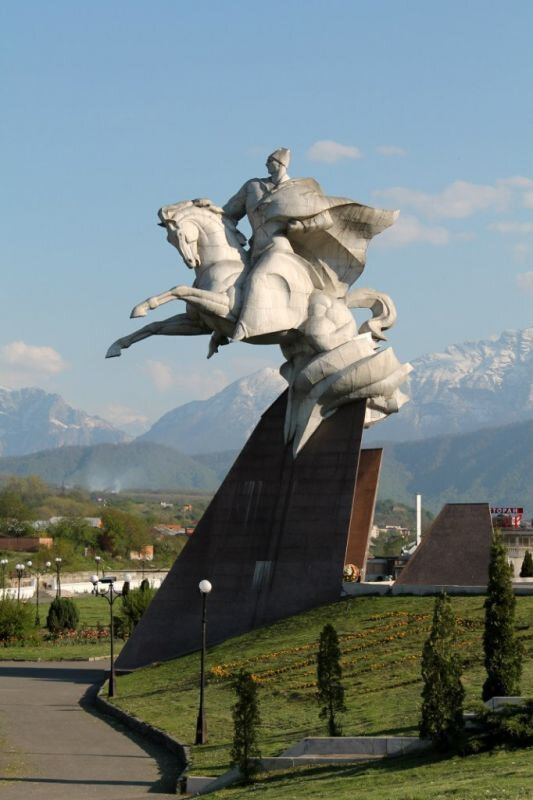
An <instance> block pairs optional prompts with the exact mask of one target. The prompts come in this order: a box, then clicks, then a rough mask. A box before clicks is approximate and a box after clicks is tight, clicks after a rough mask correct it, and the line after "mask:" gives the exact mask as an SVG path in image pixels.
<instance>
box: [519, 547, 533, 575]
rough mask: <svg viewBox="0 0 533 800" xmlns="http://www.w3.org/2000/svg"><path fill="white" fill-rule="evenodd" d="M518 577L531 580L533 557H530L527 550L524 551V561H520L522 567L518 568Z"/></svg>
mask: <svg viewBox="0 0 533 800" xmlns="http://www.w3.org/2000/svg"><path fill="white" fill-rule="evenodd" d="M520 577H521V578H533V556H532V555H531V553H530V552H529V550H526V554H525V556H524V560H523V561H522V566H521V568H520Z"/></svg>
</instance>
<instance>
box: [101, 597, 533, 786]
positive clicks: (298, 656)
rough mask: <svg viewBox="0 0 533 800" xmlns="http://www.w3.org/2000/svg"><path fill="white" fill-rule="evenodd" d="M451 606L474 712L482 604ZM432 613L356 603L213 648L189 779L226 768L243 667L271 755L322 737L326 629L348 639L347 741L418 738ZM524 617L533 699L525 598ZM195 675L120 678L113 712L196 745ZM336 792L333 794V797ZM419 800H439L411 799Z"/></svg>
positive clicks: (428, 602)
mask: <svg viewBox="0 0 533 800" xmlns="http://www.w3.org/2000/svg"><path fill="white" fill-rule="evenodd" d="M452 603H453V608H454V611H455V614H456V616H457V618H458V624H459V636H458V642H457V647H458V649H459V651H460V652H461V653H462V655H463V657H464V659H465V672H464V684H465V687H466V689H467V702H469V703H473V702H475V701H477V700H478V699H479V695H480V689H481V685H482V681H483V679H484V672H483V668H482V650H481V636H482V627H483V598H466V597H465V598H459V597H458V598H453V600H452ZM432 609H433V599H432V598H424V597H394V598H393V597H367V598H355V599H350V600H345V601H341V602H339V603H335V604H333V605H330V606H325V607H322V608H319V609H315V610H314V611H311V612H308V613H306V614H302V615H300V616H297V617H292V618H290V619H288V620H285V621H283V622H279V623H277V624H275V625H272V626H270V627H269V628H263V629H261V630H258V631H253V632H252V633H249V634H246V635H245V636H241V637H239V638H237V639H233V640H230V641H228V642H225V643H224V644H221V645H218V646H217V647H213V648H211V649H210V650H209V652H208V657H207V667H208V671H209V676H210V677H209V685H208V688H207V694H206V702H207V720H208V729H209V744H208V745H207V746H204V747H193V748H192V760H193V765H192V772H193V773H195V774H219V773H220V772H222V771H223V770H224V769H225V768H226V767H227V765H228V762H229V749H230V742H231V736H232V721H231V704H232V702H234V698H233V693H232V690H231V685H230V682H231V677H230V676H231V673H232V672H233V671H235V670H237V669H239V668H240V667H245V668H246V669H249V670H250V671H252V672H253V673H254V674H255V675H256V676H257V680H258V681H259V684H260V703H261V714H262V720H263V724H262V729H261V742H260V743H261V749H262V752H263V754H264V755H278V754H279V753H280V752H281V751H282V750H283V749H284V748H285V747H287V746H288V745H289V744H291V743H293V742H296V741H297V740H298V739H300V738H302V737H303V736H316V735H323V734H324V726H323V725H322V723H321V721H320V720H319V717H318V713H317V712H318V709H317V705H316V702H315V700H314V693H315V685H314V681H315V654H316V643H317V639H318V636H319V633H320V630H321V629H322V627H323V626H324V624H325V623H326V622H331V623H332V624H334V625H335V627H336V629H337V631H338V633H339V635H340V638H341V647H342V653H343V659H342V663H343V670H344V683H345V687H346V702H347V706H348V713H347V714H345V715H344V719H343V726H344V733H345V734H346V735H357V734H366V735H378V734H387V733H388V734H414V735H416V732H417V722H418V716H419V703H420V690H421V682H420V653H421V649H422V644H423V641H424V639H425V637H426V636H427V632H428V629H429V625H430V618H431V614H432ZM517 609H518V614H517V622H518V625H519V626H520V628H521V630H520V635H521V637H522V638H523V641H524V646H525V650H526V657H525V660H524V662H525V663H524V677H523V680H522V691H523V692H524V693H525V694H533V660H532V654H533V597H523V598H519V599H518V606H517ZM198 666H199V665H198V655H197V654H193V655H190V656H185V657H183V658H180V659H177V660H174V661H170V662H166V663H164V664H161V665H159V666H153V667H148V668H146V669H143V670H139V671H138V672H135V673H132V674H131V675H126V676H123V677H121V678H120V680H119V690H118V697H117V698H116V699H115V702H116V703H117V705H119V706H120V707H121V708H124V709H126V710H128V711H130V712H132V713H133V714H135V715H136V716H138V717H140V718H141V719H144V720H147V721H148V722H151V723H153V724H155V725H157V726H158V727H161V728H163V729H165V730H167V731H169V732H170V733H171V734H173V735H174V736H175V737H176V738H178V739H179V740H181V741H183V742H185V743H189V744H190V743H191V742H192V741H193V737H194V731H195V723H196V713H197V707H198ZM465 763H466V762H465ZM480 763H481V762H480ZM358 769H361V768H358ZM362 769H369V770H370V769H371V768H370V767H368V768H367V767H364V768H362ZM383 769H385V768H384V767H375V768H372V770H373V771H375V770H378V771H379V770H383ZM354 770H355V768H354ZM372 770H371V771H372ZM333 772H334V771H333ZM355 774H358V771H357V770H355V771H354V775H355ZM380 774H381V773H380ZM334 779H335V778H334V774H333V773H332V777H331V780H334ZM302 780H304V781H305V779H302ZM328 780H329V779H328ZM331 791H332V793H333V792H334V791H335V790H334V788H333V787H332V788H331ZM305 794H307V790H306V792H305ZM280 796H281V795H280ZM286 796H287V797H291V796H294V797H300V796H304V795H303V794H302V795H300V794H298V795H291V794H287V795H286ZM365 796H366V795H365ZM370 796H373V795H368V797H370ZM379 796H380V795H376V797H379ZM384 796H385V795H384ZM390 796H391V797H392V795H390ZM399 796H402V795H399ZM407 796H409V797H410V796H411V795H405V797H407ZM418 796H420V797H423V796H425V797H430V796H432V795H430V794H426V795H414V794H413V795H412V797H418ZM456 796H459V795H456ZM517 796H519V795H517ZM272 797H274V794H272Z"/></svg>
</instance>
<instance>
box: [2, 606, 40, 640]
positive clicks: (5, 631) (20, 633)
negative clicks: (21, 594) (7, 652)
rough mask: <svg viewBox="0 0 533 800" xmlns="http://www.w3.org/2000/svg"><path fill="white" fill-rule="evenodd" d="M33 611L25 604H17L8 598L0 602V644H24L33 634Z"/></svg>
mask: <svg viewBox="0 0 533 800" xmlns="http://www.w3.org/2000/svg"><path fill="white" fill-rule="evenodd" d="M34 627H35V626H34V616H33V610H32V608H31V607H30V606H29V605H26V603H17V601H16V600H12V599H11V598H10V597H5V598H3V599H2V600H0V643H2V644H3V645H4V647H8V645H10V644H20V643H24V642H25V641H26V640H28V639H30V638H32V634H33V633H34Z"/></svg>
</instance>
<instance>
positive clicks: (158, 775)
mask: <svg viewBox="0 0 533 800" xmlns="http://www.w3.org/2000/svg"><path fill="white" fill-rule="evenodd" d="M105 667H106V662H101V661H100V662H96V663H94V665H93V664H92V663H87V662H65V661H62V662H54V663H45V662H41V663H29V662H28V663H20V662H18V663H17V662H7V661H4V662H0V798H1V800H67V798H68V800H91V798H99V800H100V798H101V800H134V798H141V797H146V796H147V795H155V796H159V797H162V798H163V797H175V794H170V793H171V792H173V791H174V789H175V785H176V774H177V773H176V769H177V768H176V760H175V757H174V756H173V755H172V754H171V753H169V752H168V751H167V750H164V749H163V748H160V747H159V746H158V745H155V744H152V743H151V742H148V741H146V740H145V739H143V738H142V737H140V736H138V735H137V734H135V733H132V732H130V731H128V730H127V729H126V728H124V727H123V726H122V725H120V724H119V723H117V722H116V721H115V720H111V719H110V718H109V717H104V716H102V715H100V714H99V713H98V712H96V711H94V710H93V709H91V707H90V705H88V703H87V698H86V697H85V695H86V694H87V693H90V691H91V687H92V686H93V685H94V684H95V683H97V682H99V681H102V680H103V678H104V677H105V675H106V671H105Z"/></svg>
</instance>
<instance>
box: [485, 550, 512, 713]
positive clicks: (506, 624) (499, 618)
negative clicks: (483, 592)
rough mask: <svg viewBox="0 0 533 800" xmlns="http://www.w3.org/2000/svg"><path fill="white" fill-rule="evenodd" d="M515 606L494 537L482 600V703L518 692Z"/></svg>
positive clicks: (505, 564)
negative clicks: (483, 653)
mask: <svg viewBox="0 0 533 800" xmlns="http://www.w3.org/2000/svg"><path fill="white" fill-rule="evenodd" d="M515 606H516V598H515V596H514V592H513V586H512V583H511V568H510V567H509V563H508V561H507V555H506V552H505V547H504V545H503V543H502V540H501V538H500V536H498V535H495V536H494V538H493V540H492V545H491V550H490V564H489V583H488V586H487V599H486V600H485V631H484V633H483V649H484V651H485V669H486V670H487V679H486V681H485V683H484V684H483V700H490V698H491V697H501V696H506V695H513V694H518V693H519V691H520V676H521V674H522V645H521V642H520V641H519V640H518V638H517V636H516V633H515V630H514V616H515Z"/></svg>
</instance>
